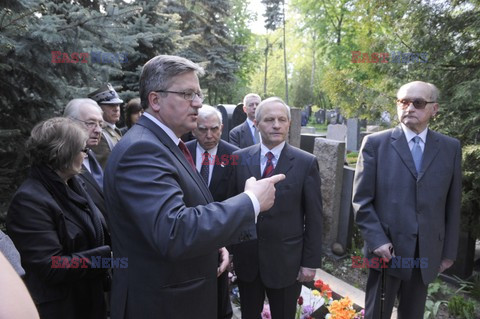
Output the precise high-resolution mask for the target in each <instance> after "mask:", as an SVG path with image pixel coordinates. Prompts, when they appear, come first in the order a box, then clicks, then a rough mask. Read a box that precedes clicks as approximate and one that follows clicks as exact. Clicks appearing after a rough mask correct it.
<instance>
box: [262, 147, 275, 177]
mask: <svg viewBox="0 0 480 319" xmlns="http://www.w3.org/2000/svg"><path fill="white" fill-rule="evenodd" d="M265 156H266V157H267V165H265V170H264V171H263V175H262V178H265V177H270V176H272V173H273V168H274V167H273V163H272V159H273V158H274V157H275V156H273V154H272V152H268V153H267V154H265Z"/></svg>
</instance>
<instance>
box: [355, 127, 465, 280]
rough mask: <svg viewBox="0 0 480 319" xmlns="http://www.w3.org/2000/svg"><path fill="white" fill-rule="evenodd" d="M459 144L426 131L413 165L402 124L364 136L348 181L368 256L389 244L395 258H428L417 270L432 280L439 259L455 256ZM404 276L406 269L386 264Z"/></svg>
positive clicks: (459, 172) (459, 193)
mask: <svg viewBox="0 0 480 319" xmlns="http://www.w3.org/2000/svg"><path fill="white" fill-rule="evenodd" d="M461 155H462V154H461V148H460V143H459V141H458V140H456V139H453V138H451V137H448V136H445V135H442V134H439V133H437V132H434V131H431V130H428V133H427V139H426V143H425V150H424V153H423V160H422V167H421V170H420V172H419V173H418V174H417V172H416V169H415V164H414V162H413V158H412V155H411V152H410V149H409V147H408V142H407V140H406V138H405V135H404V133H403V130H402V128H401V126H397V127H396V128H394V129H391V130H387V131H383V132H379V133H375V134H371V135H368V136H366V137H365V139H364V141H363V144H362V147H361V150H360V155H359V158H358V162H357V168H356V172H355V179H354V185H353V207H354V211H355V214H356V222H357V224H358V226H359V227H360V230H361V231H362V234H363V238H364V239H365V241H366V248H367V257H373V254H372V251H373V250H375V249H376V248H378V247H379V246H381V245H383V244H386V243H388V242H391V243H392V244H393V247H394V250H395V254H396V256H401V257H402V258H404V257H407V258H414V253H415V247H416V243H417V240H418V246H419V257H420V258H428V259H427V260H428V268H424V269H421V272H422V278H423V281H424V283H425V284H428V283H430V282H432V281H433V280H434V279H435V278H436V276H437V274H438V268H439V265H440V261H441V259H442V258H449V259H452V260H455V258H456V254H457V245H458V231H459V221H460V197H461V167H460V166H461ZM387 271H388V273H389V274H390V275H393V276H396V277H398V278H400V279H403V280H408V279H409V278H410V276H411V273H412V269H411V268H403V269H402V268H395V269H393V268H389V269H388V270H387Z"/></svg>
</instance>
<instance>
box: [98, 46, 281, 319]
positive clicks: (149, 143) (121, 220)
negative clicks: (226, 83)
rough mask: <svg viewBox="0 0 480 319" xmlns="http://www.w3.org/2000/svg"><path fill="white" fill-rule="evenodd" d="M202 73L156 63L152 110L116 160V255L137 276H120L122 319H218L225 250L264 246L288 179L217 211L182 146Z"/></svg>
mask: <svg viewBox="0 0 480 319" xmlns="http://www.w3.org/2000/svg"><path fill="white" fill-rule="evenodd" d="M202 73H203V69H202V68H201V67H200V66H198V65H197V64H195V63H193V62H191V61H189V60H187V59H184V58H181V57H177V56H168V55H160V56H157V57H155V58H153V59H151V60H150V61H148V62H147V63H146V64H145V65H144V67H143V70H142V73H141V76H140V97H141V101H142V105H143V106H144V107H145V108H146V111H145V113H144V114H143V116H142V117H141V118H140V120H139V121H138V122H137V124H136V125H134V126H133V127H132V128H131V129H130V130H129V131H128V133H127V134H126V135H125V136H124V137H123V138H122V139H121V140H120V142H118V144H117V145H116V146H115V148H114V149H113V151H112V153H111V155H110V157H109V160H108V165H107V166H106V170H105V178H104V191H105V199H106V205H107V211H108V214H109V216H110V218H109V220H110V226H111V233H112V243H113V253H114V256H116V257H127V258H128V268H125V269H116V270H115V272H114V274H113V275H114V277H113V285H112V313H111V318H112V319H118V318H146V319H148V318H169V319H177V318H178V319H184V318H216V317H217V267H218V262H219V260H218V252H219V249H220V248H222V247H225V246H227V245H229V244H232V243H235V242H239V241H245V240H250V239H252V238H255V237H256V233H255V221H256V218H257V216H258V214H259V212H260V211H264V210H267V209H269V208H270V207H271V206H272V205H273V201H274V194H275V187H274V184H275V183H276V182H278V181H280V180H282V179H283V178H284V176H283V175H276V176H272V177H271V178H269V179H267V180H260V181H256V180H255V179H253V178H252V179H250V180H249V181H248V182H247V184H246V186H245V192H243V193H242V194H239V195H238V196H235V197H233V198H230V199H228V200H226V201H223V202H221V203H218V202H215V203H213V202H212V201H213V199H212V195H211V194H210V192H209V190H208V188H207V186H206V185H205V182H204V181H203V180H202V179H201V177H200V175H199V174H198V173H197V172H196V169H195V164H194V163H193V159H192V157H191V154H190V152H189V151H188V149H187V148H186V146H185V144H183V142H182V141H181V140H180V136H182V135H183V134H185V133H187V132H188V131H191V130H193V129H195V128H196V127H197V114H198V109H199V108H200V107H202V101H203V95H202V93H201V89H200V84H199V81H198V75H197V74H202ZM227 264H228V260H224V261H223V262H222V266H221V268H223V270H224V268H225V267H226V266H227ZM220 270H222V269H220ZM223 270H222V271H223Z"/></svg>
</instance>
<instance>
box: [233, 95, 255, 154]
mask: <svg viewBox="0 0 480 319" xmlns="http://www.w3.org/2000/svg"><path fill="white" fill-rule="evenodd" d="M261 101H262V99H261V98H260V96H259V95H258V94H255V93H249V94H247V95H245V97H244V98H243V111H244V112H245V114H247V119H246V120H245V122H243V123H242V124H240V125H238V126H236V127H234V128H233V129H232V130H231V131H230V133H229V141H230V143H232V144H233V145H235V146H237V147H239V148H245V147H248V146H251V145H254V144H258V143H260V135H259V133H258V129H257V128H256V126H255V124H254V121H255V110H256V109H257V106H258V104H259V103H260V102H261Z"/></svg>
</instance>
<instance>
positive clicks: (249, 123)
mask: <svg viewBox="0 0 480 319" xmlns="http://www.w3.org/2000/svg"><path fill="white" fill-rule="evenodd" d="M247 123H248V127H249V128H250V129H252V125H254V124H253V121H250V119H249V118H248V117H247Z"/></svg>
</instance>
